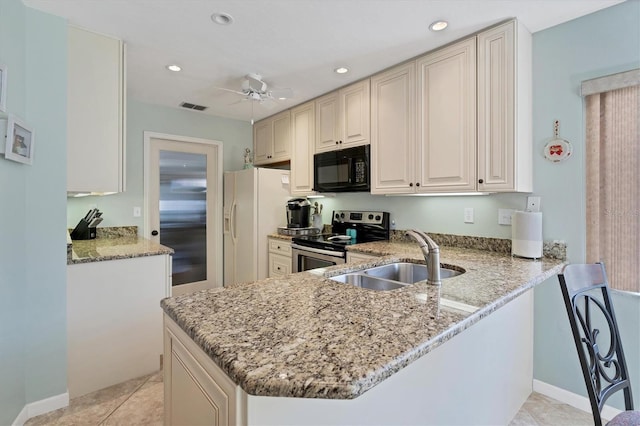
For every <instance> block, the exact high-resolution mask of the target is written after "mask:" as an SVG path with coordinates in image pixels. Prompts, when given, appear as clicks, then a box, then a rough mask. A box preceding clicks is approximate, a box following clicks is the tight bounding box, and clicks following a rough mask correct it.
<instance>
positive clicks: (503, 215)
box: [498, 209, 515, 225]
mask: <svg viewBox="0 0 640 426" xmlns="http://www.w3.org/2000/svg"><path fill="white" fill-rule="evenodd" d="M514 212H515V210H514V209H498V225H511V215H512V214H513V213H514Z"/></svg>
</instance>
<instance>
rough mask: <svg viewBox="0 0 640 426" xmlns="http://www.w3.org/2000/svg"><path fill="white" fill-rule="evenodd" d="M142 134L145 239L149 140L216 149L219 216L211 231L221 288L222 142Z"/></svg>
mask: <svg viewBox="0 0 640 426" xmlns="http://www.w3.org/2000/svg"><path fill="white" fill-rule="evenodd" d="M143 134H144V138H143V139H144V144H143V156H144V158H143V170H142V173H143V203H144V204H143V206H144V207H143V210H144V214H143V222H142V236H143V237H145V238H150V237H149V232H150V226H149V173H150V153H151V139H164V140H170V141H177V142H191V143H200V144H206V145H213V146H215V147H216V149H217V151H218V153H217V155H218V164H217V168H218V169H217V176H218V182H217V188H216V191H217V192H216V193H217V194H218V195H217V197H216V199H215V201H214V204H215V211H216V214H217V215H220V218H219V220H216V222H215V229H214V230H213V232H214V235H215V246H216V252H217V253H220V255H219V256H216V260H215V278H214V280H215V283H216V285H219V286H222V279H223V275H222V269H223V267H224V264H223V261H222V253H223V246H222V241H223V238H224V237H223V234H222V222H223V220H222V209H223V205H222V196H223V190H224V186H223V183H222V180H223V174H224V170H223V167H224V166H223V157H224V153H223V147H224V142H222V141H218V140H214V139H204V138H196V137H191V136H179V135H171V134H168V133H158V132H151V131H147V130H145V131H144V132H143Z"/></svg>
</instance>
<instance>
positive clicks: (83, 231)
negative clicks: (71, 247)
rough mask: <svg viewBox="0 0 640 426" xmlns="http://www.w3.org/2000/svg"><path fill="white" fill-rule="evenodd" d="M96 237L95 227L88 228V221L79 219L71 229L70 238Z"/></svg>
mask: <svg viewBox="0 0 640 426" xmlns="http://www.w3.org/2000/svg"><path fill="white" fill-rule="evenodd" d="M95 237H96V228H95V227H93V228H89V222H87V221H86V220H84V219H80V222H78V224H77V225H76V227H75V228H73V231H71V239H72V240H93V239H94V238H95Z"/></svg>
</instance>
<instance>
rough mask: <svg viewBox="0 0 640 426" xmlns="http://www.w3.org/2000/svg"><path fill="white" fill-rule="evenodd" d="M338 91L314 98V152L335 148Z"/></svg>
mask: <svg viewBox="0 0 640 426" xmlns="http://www.w3.org/2000/svg"><path fill="white" fill-rule="evenodd" d="M338 123H339V104H338V92H333V93H330V94H328V95H325V96H323V97H321V98H318V99H316V123H315V125H316V152H323V151H331V150H334V149H337V147H336V145H339V144H340V135H339V133H338V132H339V126H338Z"/></svg>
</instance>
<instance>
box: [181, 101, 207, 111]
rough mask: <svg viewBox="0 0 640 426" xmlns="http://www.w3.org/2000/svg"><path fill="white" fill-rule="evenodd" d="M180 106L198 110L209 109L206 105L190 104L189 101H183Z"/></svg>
mask: <svg viewBox="0 0 640 426" xmlns="http://www.w3.org/2000/svg"><path fill="white" fill-rule="evenodd" d="M180 106H181V107H182V108H187V109H195V110H196V111H204V110H205V109H207V107H206V106H202V105H196V104H190V103H189V102H183V103H181V104H180Z"/></svg>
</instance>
